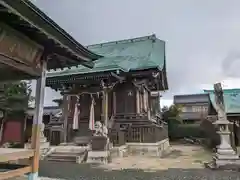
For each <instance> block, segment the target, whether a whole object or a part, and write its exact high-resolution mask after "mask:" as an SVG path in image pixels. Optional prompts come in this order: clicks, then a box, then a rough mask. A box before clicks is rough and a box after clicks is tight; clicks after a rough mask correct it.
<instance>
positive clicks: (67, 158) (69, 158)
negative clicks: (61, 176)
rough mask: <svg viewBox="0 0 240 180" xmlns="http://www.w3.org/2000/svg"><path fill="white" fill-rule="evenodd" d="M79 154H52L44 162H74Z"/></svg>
mask: <svg viewBox="0 0 240 180" xmlns="http://www.w3.org/2000/svg"><path fill="white" fill-rule="evenodd" d="M79 155H80V154H79V153H71V152H68V153H64V152H61V153H60V152H53V153H52V154H50V155H48V156H47V158H46V160H48V161H64V162H76V159H77V156H79Z"/></svg>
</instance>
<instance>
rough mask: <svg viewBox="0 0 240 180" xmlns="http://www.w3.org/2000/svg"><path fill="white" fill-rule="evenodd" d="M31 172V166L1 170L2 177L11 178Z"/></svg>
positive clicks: (0, 176)
mask: <svg viewBox="0 0 240 180" xmlns="http://www.w3.org/2000/svg"><path fill="white" fill-rule="evenodd" d="M29 172H31V167H30V166H27V167H23V168H18V169H15V170H10V171H5V172H0V179H9V178H13V177H17V176H22V175H24V174H27V173H29Z"/></svg>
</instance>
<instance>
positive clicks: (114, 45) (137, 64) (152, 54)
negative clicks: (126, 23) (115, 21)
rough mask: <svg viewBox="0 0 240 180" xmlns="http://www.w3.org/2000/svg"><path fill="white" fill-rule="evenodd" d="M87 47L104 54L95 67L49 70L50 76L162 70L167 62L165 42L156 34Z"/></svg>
mask: <svg viewBox="0 0 240 180" xmlns="http://www.w3.org/2000/svg"><path fill="white" fill-rule="evenodd" d="M87 48H88V49H89V50H90V51H92V52H94V53H97V54H99V55H102V56H103V57H102V58H100V59H98V60H96V61H95V65H94V68H93V69H89V68H86V67H84V66H78V67H76V68H71V69H64V70H61V71H55V72H53V71H52V72H49V73H48V77H54V76H65V75H71V74H86V73H95V72H102V71H113V70H122V71H124V72H129V71H134V70H145V69H150V68H158V69H159V70H162V69H163V68H164V64H165V42H164V41H161V40H159V39H157V38H156V36H155V35H151V36H145V37H140V38H135V39H128V40H121V41H115V42H108V43H103V44H95V45H90V46H88V47H87Z"/></svg>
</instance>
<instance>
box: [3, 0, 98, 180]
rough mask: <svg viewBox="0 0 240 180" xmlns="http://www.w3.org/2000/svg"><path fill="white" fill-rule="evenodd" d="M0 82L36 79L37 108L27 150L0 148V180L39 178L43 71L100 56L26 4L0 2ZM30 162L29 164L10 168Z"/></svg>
mask: <svg viewBox="0 0 240 180" xmlns="http://www.w3.org/2000/svg"><path fill="white" fill-rule="evenodd" d="M0 19H1V22H0V69H1V70H0V81H1V82H6V81H16V80H27V79H36V80H37V87H36V99H35V101H36V105H35V106H36V108H35V113H34V121H33V131H32V141H31V147H30V149H16V148H0V163H1V166H0V171H1V172H0V179H8V178H11V177H15V176H21V175H23V174H26V173H29V174H28V175H29V179H31V180H33V179H34V180H35V179H37V178H38V168H39V154H40V144H39V139H41V135H42V132H41V130H42V128H41V125H42V112H43V101H44V87H45V79H46V70H50V69H57V68H64V67H69V68H70V67H72V66H74V65H78V64H83V65H85V66H88V67H92V66H93V62H92V60H96V59H98V58H99V57H101V56H99V55H97V54H95V53H92V52H91V51H89V50H87V49H86V48H84V47H83V46H82V45H81V44H79V43H78V42H77V41H75V40H74V39H73V38H72V37H71V36H70V35H69V34H68V33H66V32H65V31H64V30H63V29H61V28H60V27H59V26H58V25H57V24H56V23H54V22H53V21H52V20H51V19H50V18H48V17H47V16H46V15H45V14H44V13H43V12H41V11H40V10H39V9H38V8H37V7H36V6H34V5H33V4H32V3H31V2H30V1H28V0H14V1H13V0H0ZM26 158H27V159H29V160H30V164H24V165H21V164H11V163H10V162H11V161H16V160H19V159H26Z"/></svg>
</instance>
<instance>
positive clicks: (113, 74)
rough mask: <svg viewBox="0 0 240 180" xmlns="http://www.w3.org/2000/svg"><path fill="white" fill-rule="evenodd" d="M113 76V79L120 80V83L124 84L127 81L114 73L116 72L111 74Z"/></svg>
mask: <svg viewBox="0 0 240 180" xmlns="http://www.w3.org/2000/svg"><path fill="white" fill-rule="evenodd" d="M111 75H112V76H113V77H115V78H116V79H118V80H119V81H120V82H123V81H125V79H126V78H125V77H121V76H119V75H117V74H116V73H114V72H111Z"/></svg>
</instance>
